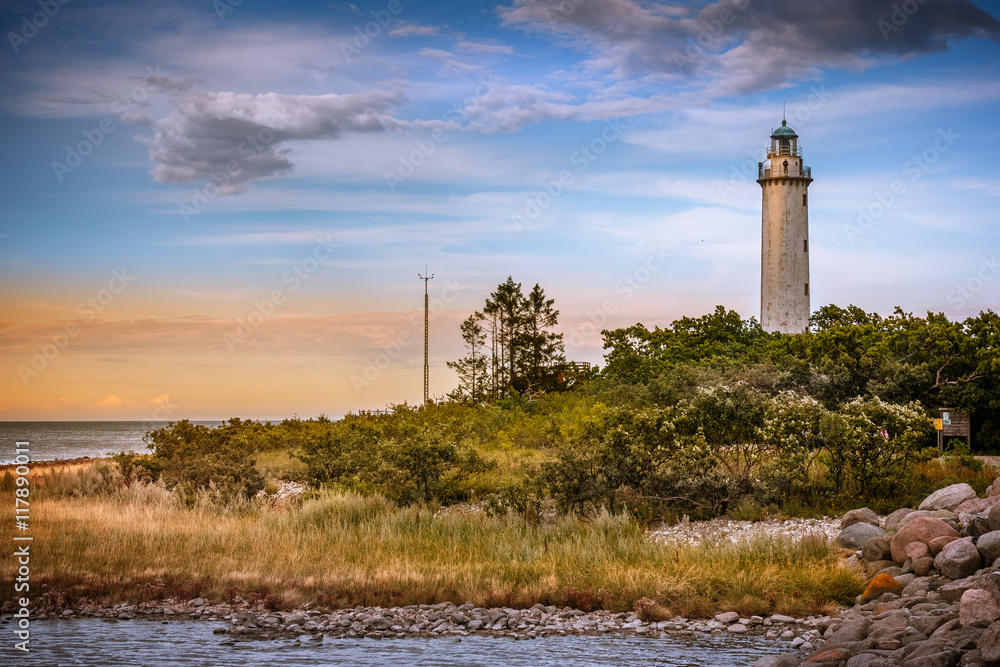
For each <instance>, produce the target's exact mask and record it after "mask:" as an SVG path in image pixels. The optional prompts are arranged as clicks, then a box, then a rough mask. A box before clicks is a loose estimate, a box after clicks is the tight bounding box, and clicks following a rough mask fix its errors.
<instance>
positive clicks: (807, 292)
mask: <svg viewBox="0 0 1000 667" xmlns="http://www.w3.org/2000/svg"><path fill="white" fill-rule="evenodd" d="M806 296H809V283H806Z"/></svg>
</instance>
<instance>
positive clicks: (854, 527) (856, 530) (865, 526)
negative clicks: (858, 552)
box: [837, 522, 885, 549]
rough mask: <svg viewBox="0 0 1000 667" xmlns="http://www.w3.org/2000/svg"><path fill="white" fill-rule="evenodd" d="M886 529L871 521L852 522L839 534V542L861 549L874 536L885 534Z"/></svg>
mask: <svg viewBox="0 0 1000 667" xmlns="http://www.w3.org/2000/svg"><path fill="white" fill-rule="evenodd" d="M884 534H885V531H884V530H882V529H881V528H879V527H878V526H873V525H872V524H870V523H864V522H859V523H852V524H851V525H849V526H848V527H847V528H845V529H844V530H842V531H840V535H838V536H837V544H839V545H840V546H842V547H845V548H847V549H860V548H861V547H862V545H863V544H864V543H865V542H867V541H868V540H870V539H871V538H873V537H878V536H879V535H884Z"/></svg>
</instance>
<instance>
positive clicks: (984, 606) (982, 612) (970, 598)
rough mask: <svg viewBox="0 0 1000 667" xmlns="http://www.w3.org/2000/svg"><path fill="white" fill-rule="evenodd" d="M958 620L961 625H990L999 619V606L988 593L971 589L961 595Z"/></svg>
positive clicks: (978, 589)
mask: <svg viewBox="0 0 1000 667" xmlns="http://www.w3.org/2000/svg"><path fill="white" fill-rule="evenodd" d="M958 618H959V620H961V621H962V625H974V624H976V623H992V622H993V621H995V620H997V619H1000V605H998V604H997V600H996V598H994V597H993V594H992V593H990V592H989V591H984V590H983V589H981V588H972V589H970V590H967V591H965V592H964V593H962V600H961V602H959V607H958Z"/></svg>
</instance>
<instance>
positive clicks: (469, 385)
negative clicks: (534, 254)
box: [448, 276, 565, 403]
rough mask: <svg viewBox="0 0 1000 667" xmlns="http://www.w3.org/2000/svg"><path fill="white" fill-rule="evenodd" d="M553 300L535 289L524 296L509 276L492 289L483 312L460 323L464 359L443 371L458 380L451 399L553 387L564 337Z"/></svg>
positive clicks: (483, 397)
mask: <svg viewBox="0 0 1000 667" xmlns="http://www.w3.org/2000/svg"><path fill="white" fill-rule="evenodd" d="M554 303H555V300H554V299H546V298H545V292H544V290H542V288H541V286H540V285H538V284H536V285H535V286H534V288H532V290H531V292H530V293H529V294H528V296H527V297H525V296H524V293H523V292H522V291H521V283H515V282H514V279H513V277H511V276H508V277H507V280H506V281H505V282H503V283H501V284H500V285H498V286H497V288H496V290H494V291H493V292H492V293H491V294H490V296H489V298H487V299H486V304H485V306H484V307H483V310H482V311H481V312H480V311H477V312H476V313H474V314H473V315H471V316H470V317H469V318H468V319H467V320H466V321H465V322H464V323H463V324H462V338H463V339H464V340H465V345H466V348H467V349H468V350H469V355H468V356H466V357H464V358H463V359H460V360H458V361H453V362H448V366H449V367H450V368H452V369H454V370H455V371H456V372H457V373H458V375H459V386H458V388H457V389H456V390H455V391H454V392H452V394H449V397H450V398H452V399H453V400H460V401H471V402H473V403H478V402H481V401H483V400H497V399H499V398H503V396H504V395H506V394H507V392H509V391H518V392H525V393H534V392H536V391H539V390H545V389H549V388H551V387H553V386H555V384H556V379H557V377H558V376H559V371H560V370H561V365H562V364H563V363H564V361H565V360H564V357H563V337H562V334H557V333H555V332H553V331H552V330H551V329H552V328H553V327H555V326H556V325H557V324H558V318H559V311H558V310H556V309H555V308H554V307H553V304H554Z"/></svg>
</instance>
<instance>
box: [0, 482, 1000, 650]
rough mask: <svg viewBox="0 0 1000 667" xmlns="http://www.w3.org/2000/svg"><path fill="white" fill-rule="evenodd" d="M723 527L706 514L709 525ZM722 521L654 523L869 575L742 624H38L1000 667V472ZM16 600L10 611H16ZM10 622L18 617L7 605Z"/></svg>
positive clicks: (223, 611)
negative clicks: (828, 602) (829, 561)
mask: <svg viewBox="0 0 1000 667" xmlns="http://www.w3.org/2000/svg"><path fill="white" fill-rule="evenodd" d="M708 523H712V522H706V524H708ZM744 524H749V522H733V521H727V520H717V521H716V522H714V523H712V525H704V526H702V525H696V524H691V525H683V524H682V525H679V526H677V527H670V528H668V529H664V530H661V531H654V533H653V534H652V535H651V538H652V539H656V540H657V541H661V542H671V541H675V540H676V541H688V542H696V541H700V540H703V539H719V538H726V539H731V540H733V541H740V540H742V539H745V538H752V537H754V536H756V535H759V534H765V535H771V536H787V537H790V538H800V537H803V536H805V535H808V534H816V533H821V534H825V535H827V536H830V535H833V534H836V538H835V539H836V540H837V542H838V544H839V545H840V546H841V547H844V548H845V549H852V550H854V553H853V554H852V555H850V556H849V557H848V558H846V560H845V562H844V566H845V567H850V568H854V569H856V570H857V571H858V572H859V574H862V575H864V576H865V577H866V579H867V580H868V582H869V583H868V586H867V588H866V590H865V591H864V593H862V594H861V595H860V596H858V598H857V600H856V603H855V605H854V606H853V607H852V608H850V609H845V610H843V611H842V612H841V613H840V614H839V615H837V616H833V617H830V616H823V617H815V616H809V617H807V618H792V617H788V616H782V615H772V616H769V617H763V616H752V617H749V618H741V617H740V615H739V614H737V613H735V612H727V613H722V614H717V615H716V616H715V617H713V618H711V619H687V618H682V617H674V618H670V619H664V620H659V619H657V618H654V617H653V616H655V615H654V614H650V612H648V611H642V612H636V611H633V612H617V613H616V612H610V611H603V610H602V611H593V612H585V611H582V610H579V609H572V608H569V607H554V606H545V605H541V604H537V605H535V606H534V607H531V608H530V609H510V608H483V607H476V606H475V605H474V604H472V603H471V602H467V603H465V604H462V605H455V604H452V603H450V602H443V603H440V604H436V605H410V606H406V607H396V608H381V607H355V608H353V609H341V610H335V611H321V610H316V609H309V608H308V607H307V608H305V609H299V610H295V611H273V610H267V609H265V608H264V605H263V602H262V601H258V602H256V603H255V604H252V605H251V604H250V603H248V602H247V601H243V600H238V599H237V600H234V602H233V603H232V604H229V603H226V604H215V605H213V604H208V602H207V601H206V600H204V599H202V598H196V599H194V600H188V601H183V600H176V599H167V600H163V601H158V602H155V603H143V604H139V605H132V604H121V605H117V606H114V607H100V606H97V605H94V604H87V603H84V604H82V605H78V606H77V607H76V608H75V609H57V610H53V611H49V612H48V613H44V612H43V613H40V614H37V615H35V616H34V617H33V618H34V619H39V620H41V619H46V618H48V619H54V618H60V619H63V618H64V619H71V618H80V617H84V618H86V617H90V618H100V619H103V620H105V621H107V622H112V623H113V622H118V621H120V620H130V619H135V618H144V619H149V620H163V621H168V620H170V619H181V618H183V619H189V620H190V619H194V620H198V621H205V622H208V623H213V624H214V627H213V632H214V633H215V634H218V635H222V636H223V643H230V642H238V641H247V640H258V639H291V640H293V641H295V642H296V643H305V642H314V643H319V642H322V641H323V639H324V638H330V639H338V638H362V637H363V638H372V639H391V638H406V637H451V638H457V639H460V638H461V637H465V636H484V637H506V638H510V639H534V638H541V637H549V636H567V635H577V636H600V635H617V636H636V637H647V638H662V637H667V636H671V635H688V636H693V637H697V636H699V635H720V634H725V635H738V634H750V635H754V634H756V635H759V636H761V637H762V638H766V639H770V640H779V641H783V642H787V648H788V652H786V653H784V654H780V655H766V656H761V657H760V658H759V659H758V660H757V661H756V662H755V663H754V667H797V666H799V665H810V666H812V665H819V666H827V667H895V666H902V667H954V666H956V665H957V666H974V665H983V666H986V667H990V666H996V667H1000V478H998V479H997V480H996V481H995V482H994V484H993V485H992V486H991V487H990V488H989V489H988V490H987V492H986V495H985V497H983V498H979V497H977V495H976V493H975V491H974V490H973V489H972V488H971V487H970V486H968V485H966V484H956V485H952V486H949V487H946V488H944V489H941V490H939V491H936V492H935V493H933V494H931V495H930V496H928V497H927V498H926V499H925V500H924V501H923V502H922V503H921V504H920V506H919V508H917V509H910V508H904V509H900V510H897V511H896V512H893V513H892V514H889V515H888V516H885V517H880V516H878V515H876V514H875V513H874V512H872V511H871V510H869V509H866V508H862V509H858V510H852V511H850V512H848V513H847V514H845V515H844V516H843V517H842V518H841V519H840V520H839V521H831V520H829V519H825V518H824V519H822V520H801V521H792V522H757V525H744ZM5 606H6V605H5ZM4 611H5V612H8V613H5V614H4V615H3V617H2V618H0V625H7V624H8V623H10V622H11V621H13V617H12V616H11V614H10V613H9V611H8V610H7V609H5V610H4Z"/></svg>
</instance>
